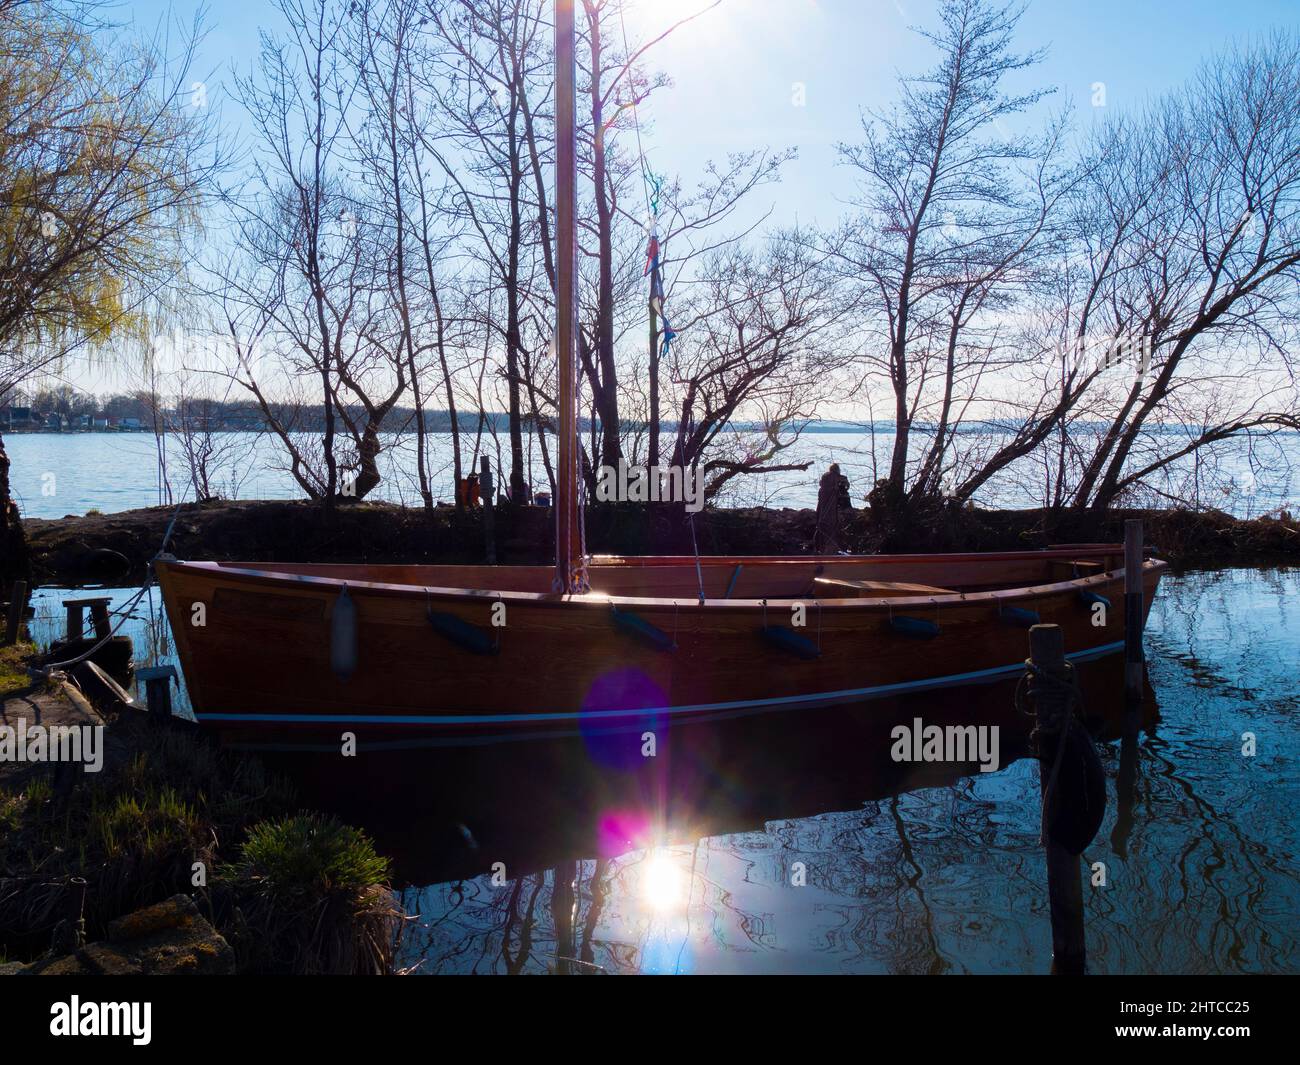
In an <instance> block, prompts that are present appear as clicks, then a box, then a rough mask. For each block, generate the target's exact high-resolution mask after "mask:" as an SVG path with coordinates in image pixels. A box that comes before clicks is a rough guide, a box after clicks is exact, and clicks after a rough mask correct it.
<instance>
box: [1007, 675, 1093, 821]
mask: <svg viewBox="0 0 1300 1065" xmlns="http://www.w3.org/2000/svg"><path fill="white" fill-rule="evenodd" d="M1062 667H1063V675H1061V676H1057V675H1056V674H1054V673H1050V672H1048V671H1046V670H1043V669H1039V667H1038V666H1037V665H1036V664H1035V663H1034V661H1033V659H1030V658H1026V659H1025V672H1024V673H1023V674H1022V675H1021V677H1020V681H1019V682H1018V683H1017V684H1016V693H1015V707H1016V709H1017V710H1019V711H1020V712H1021V713H1022V714H1026V715H1027V716H1030V717H1033V718H1034V728H1033V731H1032V732H1030V734H1029V742H1030V743H1031V744H1032V745H1033V747H1034V750H1035V752H1041V749H1042V748H1041V742H1042V737H1043V736H1045V735H1051V734H1053V733H1055V734H1056V757H1055V758H1053V759H1052V768H1051V771H1050V773H1049V774H1048V779H1047V787H1046V788H1044V789H1043V805H1042V814H1041V817H1040V819H1039V826H1038V833H1039V839H1038V842H1039V843H1040V844H1043V845H1045V844H1046V843H1047V835H1048V831H1047V826H1048V821H1049V820H1050V815H1051V813H1053V812H1055V809H1056V802H1057V794H1056V782H1057V777H1058V776H1059V775H1060V771H1061V763H1062V761H1063V760H1064V757H1065V744H1066V737H1067V736H1068V734H1069V730H1070V725H1071V724H1072V723H1073V722H1074V720H1075V719H1076V717H1077V716H1078V714H1079V713H1081V712H1082V710H1083V693H1082V692H1081V691H1080V690H1079V678H1078V675H1077V673H1076V672H1075V669H1074V665H1073V663H1071V662H1063V663H1062ZM1031 681H1032V682H1033V684H1034V685H1036V686H1041V687H1043V688H1048V689H1052V690H1051V692H1050V694H1048V696H1047V698H1046V699H1038V698H1035V701H1034V709H1033V710H1030V709H1027V708H1026V705H1025V702H1026V696H1027V695H1028V689H1029V686H1030V682H1031ZM1058 699H1059V700H1060V704H1059V708H1058V706H1057V705H1056V704H1057V700H1058ZM1043 703H1047V704H1048V706H1047V707H1046V709H1047V713H1046V714H1043V713H1040V712H1039V711H1040V709H1042V708H1043ZM1041 764H1042V759H1041V758H1040V759H1039V765H1040V768H1039V772H1040V773H1041V772H1042V768H1041Z"/></svg>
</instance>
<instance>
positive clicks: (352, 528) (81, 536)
mask: <svg viewBox="0 0 1300 1065" xmlns="http://www.w3.org/2000/svg"><path fill="white" fill-rule="evenodd" d="M172 514H173V510H172V508H169V507H151V508H148V509H144V510H130V511H124V512H122V513H118V514H103V515H100V514H96V515H89V516H86V517H66V518H60V519H56V520H42V519H28V520H26V521H24V523H23V527H24V530H25V532H26V534H27V539H28V542H29V551H30V556H31V564H32V574H33V576H34V578H35V579H36V580H38V581H41V582H46V583H69V584H71V583H79V582H95V581H102V582H112V581H116V580H122V581H125V582H133V581H137V580H138V579H139V578H140V577H141V576H142V574H143V572H144V566H145V564H146V562H147V560H148V559H149V558H151V557H152V556H153V555H154V554H155V553H156V552H157V550H158V546H159V544H160V543H161V542H162V539H163V535H164V532H165V530H166V528H167V525H168V523H169V522H170V520H171V518H172ZM1129 517H1141V518H1143V519H1144V520H1145V522H1146V541H1147V543H1148V544H1150V545H1154V546H1155V547H1156V548H1157V549H1158V552H1159V554H1160V555H1161V557H1163V558H1166V559H1168V560H1169V561H1171V562H1173V563H1174V564H1175V565H1177V566H1228V565H1273V564H1286V563H1294V562H1297V561H1300V523H1298V522H1296V521H1294V520H1291V519H1290V518H1289V517H1288V518H1283V519H1277V518H1259V519H1254V520H1250V521H1246V520H1241V519H1237V518H1233V517H1231V516H1229V515H1227V514H1224V513H1222V512H1219V511H1208V512H1201V513H1193V512H1191V511H1179V510H1164V511H1137V510H1114V511H1108V512H1102V513H1098V512H1094V511H1073V510H1063V511H1044V510H1005V511H986V510H977V509H973V508H965V509H950V508H936V509H934V510H931V511H928V512H926V511H922V512H913V513H911V514H908V515H906V516H904V517H901V518H899V517H895V518H892V519H889V520H883V519H882V518H881V517H880V516H879V515H877V514H874V513H873V512H872V511H871V510H869V509H868V510H858V511H854V512H852V513H851V514H850V515H849V516H848V520H847V522H846V526H845V535H844V543H843V547H844V548H845V549H846V550H850V551H854V552H863V553H872V552H880V551H905V552H915V551H994V550H1009V549H1018V548H1019V549H1023V548H1036V547H1045V546H1047V545H1048V544H1050V543H1062V542H1071V543H1079V542H1095V541H1118V540H1121V539H1123V524H1124V519H1125V518H1129ZM552 520H553V519H552V512H551V511H550V510H549V509H548V508H544V507H521V508H512V507H498V508H497V509H496V511H495V525H496V531H495V540H496V551H497V560H498V561H499V562H501V563H504V564H514V565H521V564H528V563H543V564H544V563H548V562H550V561H551V557H552V555H551V552H552V544H553V542H554V541H553V527H552ZM815 524H816V515H815V514H814V512H813V511H811V510H790V509H781V510H776V509H737V510H706V511H704V512H702V513H700V514H698V515H696V517H695V536H696V539H697V541H698V544H699V550H700V552H701V553H702V554H708V555H713V554H737V555H755V554H778V553H779V554H786V553H790V554H803V553H809V552H811V550H812V540H813V532H814V529H815ZM586 530H587V545H588V549H589V550H590V551H592V552H595V553H601V554H690V553H691V551H692V547H691V526H690V523H689V522H688V521H687V520H686V517H685V515H684V514H683V513H682V511H681V510H680V508H675V507H672V506H667V505H665V506H654V505H651V506H644V505H635V504H615V505H597V506H593V507H591V508H589V510H588V512H587V518H586ZM170 550H171V552H172V553H173V554H174V555H176V556H177V557H178V558H183V559H193V560H213V561H239V560H253V559H256V560H261V561H271V562H308V561H316V562H374V563H381V562H406V563H440V562H481V561H483V560H484V554H485V542H484V531H483V522H482V514H481V511H466V512H459V511H456V510H455V509H453V508H450V507H446V508H437V509H435V510H434V511H433V512H432V514H426V513H425V512H424V511H423V510H419V509H408V508H403V507H398V506H393V505H389V504H383V503H359V504H355V505H352V506H348V507H343V508H340V509H339V510H338V511H337V512H336V513H335V514H333V515H332V516H330V515H326V514H324V513H323V512H322V510H321V509H320V507H319V506H317V505H315V504H313V503H309V502H306V501H262V502H258V501H242V502H224V501H214V502H209V503H203V504H193V505H188V506H186V507H184V508H183V509H182V510H181V511H180V514H179V516H178V518H177V521H176V526H175V529H174V530H173V533H172V540H171V544H170Z"/></svg>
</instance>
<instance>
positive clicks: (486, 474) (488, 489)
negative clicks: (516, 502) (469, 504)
mask: <svg viewBox="0 0 1300 1065" xmlns="http://www.w3.org/2000/svg"><path fill="white" fill-rule="evenodd" d="M478 483H479V488H481V489H482V491H483V539H484V541H485V542H486V544H487V561H488V565H489V566H495V565H496V564H497V538H496V491H495V488H496V486H495V485H494V484H493V483H492V462H491V460H490V459H489V458H488V457H487V456H486V455H480V456H479V477H478Z"/></svg>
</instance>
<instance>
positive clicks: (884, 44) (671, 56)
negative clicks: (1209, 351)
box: [69, 0, 1300, 391]
mask: <svg viewBox="0 0 1300 1065" xmlns="http://www.w3.org/2000/svg"><path fill="white" fill-rule="evenodd" d="M709 2H710V0H628V3H629V6H628V8H627V20H626V29H627V33H628V35H629V37H630V38H631V39H632V41H633V43H635V42H636V40H637V39H648V38H649V37H652V36H654V35H655V34H657V33H658V32H661V31H662V30H663V29H664V28H665V27H666V26H668V25H670V24H672V22H674V21H676V19H677V18H680V17H681V16H682V15H685V14H689V13H691V12H696V11H699V10H700V9H701V8H707V7H708V4H709ZM936 6H937V5H936V3H935V0H721V3H719V4H718V6H717V7H716V8H713V9H711V10H708V11H707V12H706V13H705V14H703V15H702V16H701V17H700V18H698V19H696V20H695V21H694V22H692V23H690V24H689V25H687V26H685V27H683V28H681V29H680V30H678V31H677V33H676V34H674V35H673V36H672V37H670V38H669V39H668V40H666V41H664V42H662V43H661V44H659V45H657V46H656V47H655V49H654V51H653V53H652V55H651V59H652V62H653V63H654V65H655V66H656V67H658V68H659V69H661V70H664V71H666V72H668V73H669V74H670V75H671V77H672V78H673V81H674V84H673V85H672V86H671V87H668V88H665V89H662V90H659V91H657V92H656V93H655V94H654V95H653V96H652V97H651V99H650V101H649V102H648V104H647V105H646V106H645V107H643V109H642V115H641V117H642V121H643V123H646V124H647V126H646V128H645V129H644V130H643V133H644V137H643V141H644V146H645V150H646V153H647V158H648V162H649V165H650V167H651V168H652V169H653V170H655V171H656V172H659V173H665V174H670V175H679V176H681V178H682V179H683V182H684V184H686V185H687V186H690V185H692V184H693V183H694V180H695V177H696V176H697V175H698V174H699V173H700V172H701V171H702V169H703V167H704V164H705V163H706V161H707V160H708V159H709V158H711V157H712V158H721V157H723V156H725V155H726V153H727V152H729V151H741V150H746V149H751V148H760V147H764V146H767V147H771V148H773V149H783V148H787V147H792V146H793V147H797V148H798V150H799V158H798V159H797V160H796V161H794V162H792V163H790V164H788V165H787V168H786V170H785V171H784V178H783V180H782V182H781V183H780V184H779V185H776V186H770V187H767V188H764V189H760V190H759V191H758V193H756V194H755V195H756V197H757V199H756V201H755V202H754V203H752V205H751V211H752V212H753V214H755V215H756V214H758V213H760V212H761V211H764V210H767V209H769V208H770V209H771V211H772V220H773V222H776V223H792V222H795V221H798V222H803V223H817V224H821V225H824V226H830V225H832V224H834V222H835V221H836V220H837V219H838V218H840V217H841V216H842V214H843V213H844V211H845V206H844V201H845V200H846V199H847V198H848V197H849V196H850V195H851V194H852V191H853V182H852V177H851V175H850V174H849V172H847V171H846V169H845V168H843V167H841V166H838V165H837V157H836V151H835V144H836V142H837V141H842V140H853V139H855V138H856V137H857V136H858V134H859V131H860V123H859V117H858V116H859V113H860V111H861V110H862V109H863V108H882V107H885V106H886V105H887V104H888V103H889V102H890V101H891V100H892V99H893V98H894V96H895V93H896V81H897V76H898V74H899V73H900V72H903V73H908V74H912V73H918V72H920V71H922V70H924V69H926V68H927V67H929V66H930V65H931V64H932V62H933V53H932V50H931V48H930V46H929V45H928V44H927V43H926V42H925V41H924V40H923V39H922V38H921V37H919V36H918V35H917V34H916V33H915V32H913V31H912V29H911V28H910V27H912V26H915V25H918V24H919V25H928V26H934V25H935V23H936V19H935V8H936ZM201 7H204V8H205V9H206V12H207V16H206V23H207V25H208V27H209V32H208V35H207V37H206V38H205V40H204V43H203V47H202V50H201V53H200V55H199V57H198V60H197V61H196V63H195V70H194V76H195V77H198V78H202V79H204V80H205V82H206V84H207V87H208V92H209V99H210V100H211V101H212V102H213V103H214V104H217V105H219V106H221V111H222V115H223V118H224V120H225V121H226V122H227V123H229V124H231V125H235V126H237V124H238V123H239V120H240V109H239V107H238V106H237V105H236V104H234V103H233V102H231V101H229V100H224V102H223V98H224V97H225V86H226V85H227V84H228V82H229V78H230V69H231V67H232V65H234V66H236V67H237V68H239V69H240V70H241V71H246V70H247V69H248V68H249V66H250V64H251V63H252V62H253V61H254V59H255V58H256V54H257V48H258V38H257V29H258V27H259V26H262V27H268V28H275V29H278V28H279V27H280V16H279V13H278V12H277V11H276V10H275V8H274V6H273V5H272V3H271V2H270V0H222V2H221V3H219V4H208V5H203V4H201V3H200V2H199V0H170V2H167V0H136V2H135V3H134V4H133V5H131V6H129V7H128V6H126V5H122V6H120V7H117V8H114V9H112V10H114V12H115V13H116V15H117V17H118V18H120V19H123V20H131V19H134V21H135V22H136V24H137V26H138V27H139V28H140V29H141V30H142V31H151V30H153V29H154V28H155V27H156V26H157V25H158V23H159V21H160V20H166V19H167V18H168V12H170V13H171V18H172V19H173V20H175V21H178V22H180V23H183V24H188V23H189V22H190V21H191V20H192V19H193V17H194V15H195V13H196V12H197V11H198V10H199V9H200V8H201ZM1297 23H1300V0H1250V2H1239V3H1236V4H1226V3H1222V2H1216V0H1181V2H1179V0H1083V2H1066V0H1030V2H1029V3H1028V5H1027V10H1026V12H1025V15H1024V17H1023V19H1022V21H1021V24H1020V30H1019V33H1018V39H1017V47H1018V49H1019V50H1021V51H1028V50H1031V49H1035V48H1039V47H1045V48H1046V49H1047V50H1048V54H1047V58H1046V59H1045V61H1044V62H1043V63H1042V64H1041V65H1040V66H1039V67H1037V68H1035V69H1033V70H1032V71H1029V72H1026V73H1023V74H1021V75H1018V78H1019V83H1018V84H1015V85H1012V86H1009V88H1013V89H1028V88H1031V87H1045V86H1052V87H1055V88H1056V90H1057V93H1056V95H1055V96H1054V97H1051V98H1050V99H1049V100H1048V102H1047V104H1046V106H1049V107H1052V108H1056V107H1058V106H1061V105H1063V104H1064V103H1066V102H1067V101H1071V102H1072V103H1073V105H1074V109H1075V122H1076V126H1077V127H1079V128H1083V127H1085V126H1086V125H1087V124H1088V123H1091V122H1095V121H1098V120H1104V118H1105V116H1106V115H1108V114H1114V113H1115V112H1117V111H1122V110H1124V109H1126V108H1133V107H1140V106H1141V105H1142V103H1143V101H1144V100H1146V99H1149V98H1151V97H1153V96H1157V95H1159V94H1161V93H1163V92H1166V91H1169V90H1175V89H1177V88H1178V87H1179V86H1181V85H1182V84H1184V83H1185V82H1186V81H1187V79H1188V78H1189V77H1190V76H1191V74H1192V73H1193V72H1194V70H1195V69H1196V66H1197V64H1198V63H1199V62H1200V61H1201V60H1202V59H1203V58H1205V57H1207V56H1210V55H1213V54H1214V53H1215V52H1217V51H1219V50H1221V49H1222V48H1224V47H1225V46H1227V45H1228V44H1229V43H1230V42H1231V41H1233V40H1234V39H1236V40H1243V41H1244V40H1247V39H1249V38H1250V37H1252V36H1254V35H1258V34H1260V33H1265V32H1267V31H1268V30H1270V29H1273V28H1279V27H1289V26H1293V25H1296V24H1297ZM611 32H617V33H620V34H621V32H622V30H621V27H617V26H615V27H613V28H611ZM1097 82H1101V83H1103V84H1104V85H1105V101H1106V103H1105V107H1104V108H1103V107H1094V106H1093V105H1092V97H1093V85H1094V83H1097ZM800 87H801V90H800ZM799 92H801V95H802V98H803V101H804V102H803V105H802V106H796V102H795V99H796V95H798V93H799ZM1033 120H1034V119H1033V118H1032V117H1031V118H1030V119H1029V121H1033ZM746 214H747V215H749V216H750V217H752V216H753V215H751V214H750V213H749V212H746ZM69 377H70V378H71V379H72V380H73V381H74V382H75V383H76V384H77V385H79V386H80V387H83V388H88V389H91V390H94V391H103V390H117V389H129V388H136V387H140V386H141V384H142V382H141V381H140V380H139V378H140V373H139V369H138V366H94V367H85V366H79V367H77V368H76V369H75V370H70V371H69Z"/></svg>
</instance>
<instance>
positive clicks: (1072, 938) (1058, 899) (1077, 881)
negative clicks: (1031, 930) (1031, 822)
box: [1029, 625, 1087, 974]
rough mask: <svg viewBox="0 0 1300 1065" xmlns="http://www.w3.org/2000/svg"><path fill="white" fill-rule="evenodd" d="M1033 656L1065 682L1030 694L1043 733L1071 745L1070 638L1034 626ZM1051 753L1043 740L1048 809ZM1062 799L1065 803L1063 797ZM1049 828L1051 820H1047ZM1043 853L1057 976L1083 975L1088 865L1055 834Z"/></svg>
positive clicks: (1041, 778)
mask: <svg viewBox="0 0 1300 1065" xmlns="http://www.w3.org/2000/svg"><path fill="white" fill-rule="evenodd" d="M1029 658H1030V661H1031V662H1032V663H1033V667H1034V670H1035V671H1037V672H1038V673H1041V674H1043V675H1045V676H1047V677H1051V678H1053V679H1054V680H1056V681H1058V682H1059V683H1050V682H1049V683H1047V684H1036V683H1031V684H1030V686H1029V693H1030V696H1031V698H1032V699H1033V702H1034V715H1035V718H1036V720H1037V730H1038V731H1039V732H1040V733H1043V734H1046V735H1048V736H1051V735H1055V737H1056V743H1057V744H1061V743H1064V742H1065V738H1066V732H1067V730H1068V728H1069V724H1070V717H1069V715H1070V713H1071V706H1070V696H1069V687H1068V682H1067V674H1066V668H1065V639H1064V637H1063V636H1062V635H1061V628H1060V626H1059V625H1034V626H1032V627H1031V628H1030V630H1029ZM1055 753H1056V745H1055V744H1053V745H1052V746H1051V748H1050V751H1049V750H1047V749H1045V748H1043V746H1042V744H1041V742H1040V754H1039V762H1038V785H1039V791H1040V794H1041V796H1042V801H1043V803H1044V806H1045V807H1046V804H1047V803H1048V802H1049V801H1052V797H1051V796H1049V794H1048V784H1049V782H1050V778H1051V772H1052V762H1051V756H1054V755H1055ZM1056 801H1060V799H1059V797H1058V798H1057V799H1056ZM1043 820H1044V824H1046V823H1047V821H1048V819H1047V818H1046V817H1045V818H1044V819H1043ZM1043 849H1044V851H1045V852H1046V857H1047V898H1048V902H1049V904H1050V906H1051V915H1052V972H1053V973H1059V974H1077V973H1082V972H1083V971H1084V965H1085V961H1086V958H1087V952H1086V947H1085V943H1084V937H1083V885H1082V875H1083V871H1082V863H1081V862H1080V861H1079V857H1078V855H1075V854H1071V853H1070V852H1069V851H1067V850H1066V849H1065V848H1064V847H1062V846H1061V845H1060V844H1059V843H1057V842H1055V841H1054V840H1053V839H1052V837H1051V835H1050V833H1049V832H1048V831H1047V830H1046V829H1044V831H1043Z"/></svg>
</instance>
